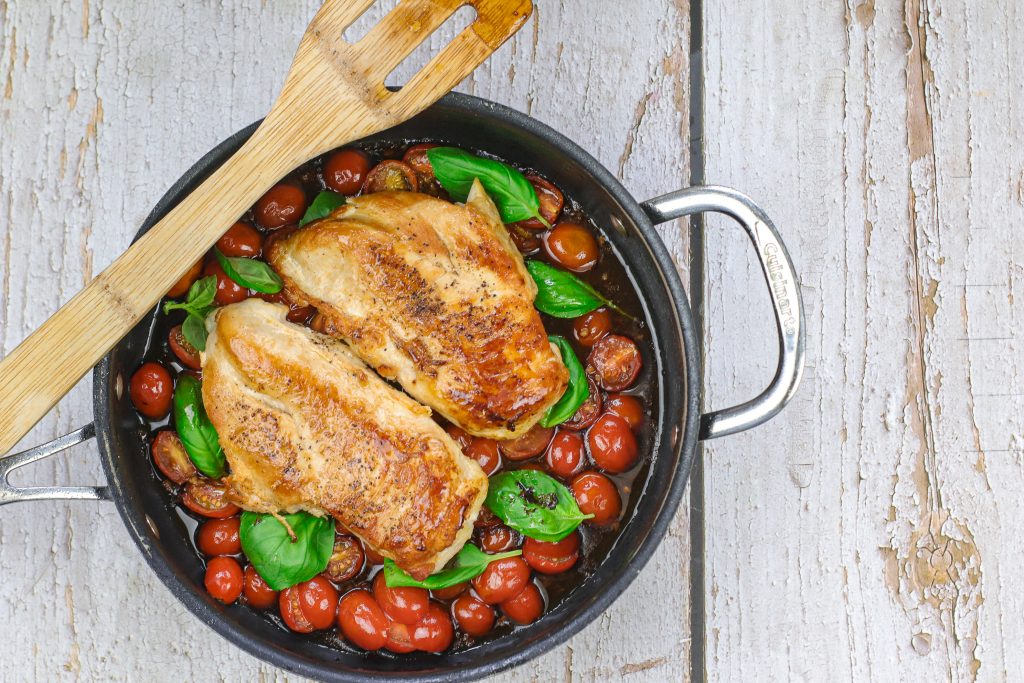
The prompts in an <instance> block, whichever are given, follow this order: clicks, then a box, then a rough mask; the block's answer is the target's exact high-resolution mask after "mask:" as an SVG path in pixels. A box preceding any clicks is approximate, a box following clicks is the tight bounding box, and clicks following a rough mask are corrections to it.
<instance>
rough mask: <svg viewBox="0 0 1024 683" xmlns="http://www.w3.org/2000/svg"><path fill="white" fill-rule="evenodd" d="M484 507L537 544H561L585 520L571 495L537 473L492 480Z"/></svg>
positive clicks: (511, 474) (505, 474)
mask: <svg viewBox="0 0 1024 683" xmlns="http://www.w3.org/2000/svg"><path fill="white" fill-rule="evenodd" d="M486 504H487V507H489V508H490V509H491V512H493V513H494V514H496V515H497V516H498V517H500V518H501V521H503V522H505V524H506V525H508V526H510V527H512V528H513V529H515V530H516V531H518V532H519V533H521V534H523V535H524V536H528V537H530V538H533V539H536V540H538V541H561V540H562V539H563V538H565V537H566V536H568V535H569V534H571V533H572V532H573V531H575V529H576V527H578V526H579V525H580V522H582V521H583V520H585V519H590V518H591V517H593V515H585V514H583V513H582V512H581V511H580V508H579V506H578V505H576V499H575V498H574V497H573V495H572V492H571V491H570V490H569V489H567V488H565V487H564V486H562V484H560V483H558V481H556V480H555V479H554V478H552V477H550V476H548V475H547V474H544V473H543V472H538V471H537V470H514V471H511V472H502V473H500V474H497V475H495V476H493V477H491V481H490V483H489V484H488V490H487V503H486Z"/></svg>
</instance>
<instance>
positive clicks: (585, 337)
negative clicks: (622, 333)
mask: <svg viewBox="0 0 1024 683" xmlns="http://www.w3.org/2000/svg"><path fill="white" fill-rule="evenodd" d="M611 331H612V314H611V313H609V312H608V309H607V308H599V309H597V310H596V311H591V312H590V313H587V314H586V315H581V316H580V317H579V318H576V319H575V320H574V321H573V322H572V336H573V337H574V338H575V339H576V341H578V342H579V343H580V344H582V345H583V346H593V345H594V344H596V343H597V342H598V340H599V339H601V338H603V337H606V336H607V335H608V333H609V332H611Z"/></svg>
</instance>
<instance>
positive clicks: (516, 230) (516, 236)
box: [506, 219, 541, 256]
mask: <svg viewBox="0 0 1024 683" xmlns="http://www.w3.org/2000/svg"><path fill="white" fill-rule="evenodd" d="M534 220H536V219H534ZM506 228H508V236H509V237H511V238H512V243H513V244H514V245H516V249H518V250H519V253H520V254H522V255H523V256H529V255H530V254H535V253H537V252H538V251H540V245H541V239H540V237H539V236H538V234H537V233H535V232H533V231H531V230H528V229H527V228H524V227H522V226H521V225H520V224H518V223H512V224H511V225H507V226H506Z"/></svg>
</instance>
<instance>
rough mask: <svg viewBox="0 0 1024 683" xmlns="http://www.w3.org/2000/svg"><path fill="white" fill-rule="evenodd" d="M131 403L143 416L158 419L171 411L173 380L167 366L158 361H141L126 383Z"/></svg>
mask: <svg viewBox="0 0 1024 683" xmlns="http://www.w3.org/2000/svg"><path fill="white" fill-rule="evenodd" d="M128 395H129V396H130V397H131V399H132V405H134V406H135V410H137V411H139V412H140V413H142V415H144V416H145V417H148V418H149V419H151V420H160V419H163V418H164V417H167V413H169V412H170V411H171V397H172V396H173V395H174V381H173V380H172V379H171V373H169V372H167V368H165V367H164V366H162V365H160V364H159V363H143V364H142V365H141V366H140V367H139V369H138V370H136V371H135V374H133V375H132V378H131V381H130V382H129V384H128Z"/></svg>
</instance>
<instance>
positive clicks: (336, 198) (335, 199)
mask: <svg viewBox="0 0 1024 683" xmlns="http://www.w3.org/2000/svg"><path fill="white" fill-rule="evenodd" d="M344 203H345V195H343V194H338V193H337V192H331V191H330V190H324V191H323V192H321V193H320V194H318V195H317V196H316V198H315V199H314V200H313V203H312V204H310V205H309V208H308V209H306V213H305V214H303V216H302V220H301V221H299V227H300V228H301V227H302V226H303V225H305V224H306V223H309V222H311V221H316V220H320V219H321V218H326V217H327V216H329V215H330V214H331V212H332V211H334V210H335V209H337V208H338V207H339V206H341V205H342V204H344Z"/></svg>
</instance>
